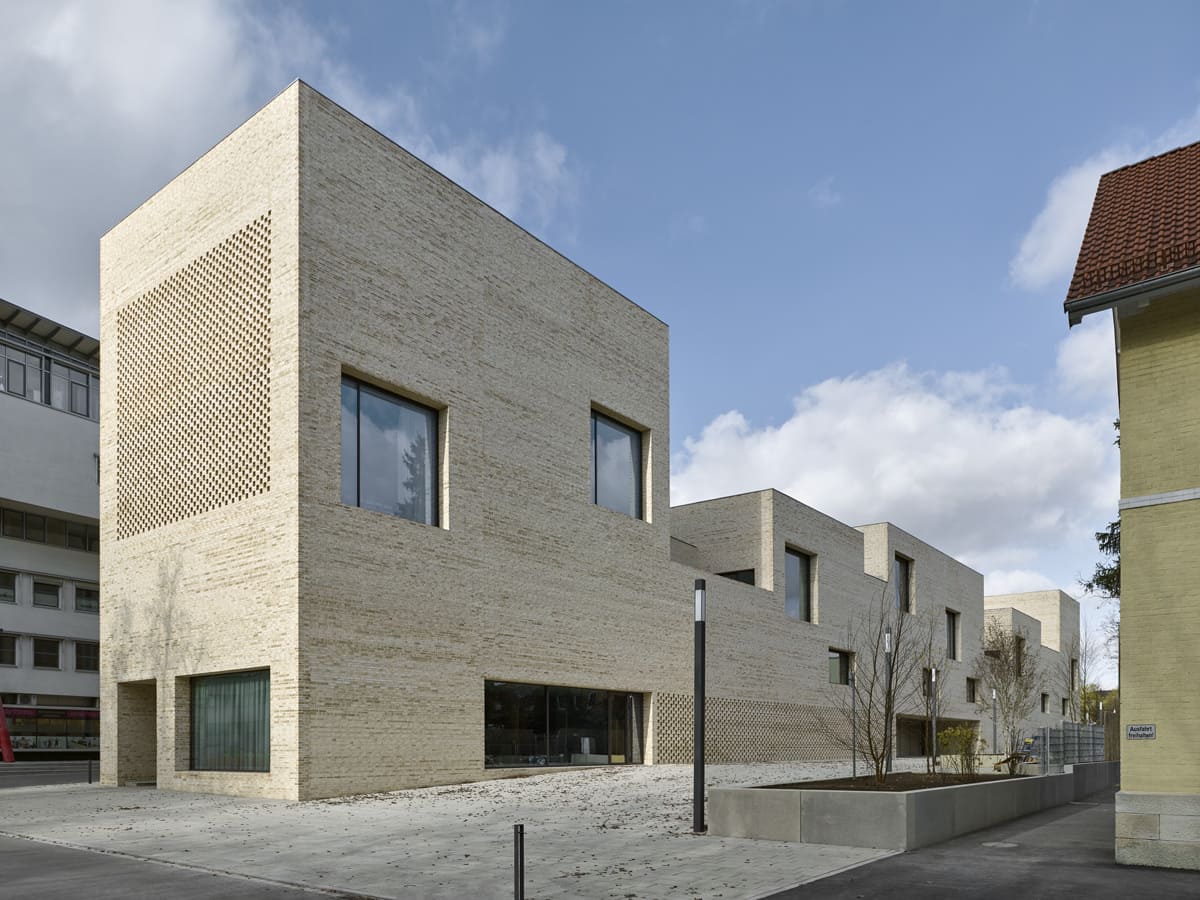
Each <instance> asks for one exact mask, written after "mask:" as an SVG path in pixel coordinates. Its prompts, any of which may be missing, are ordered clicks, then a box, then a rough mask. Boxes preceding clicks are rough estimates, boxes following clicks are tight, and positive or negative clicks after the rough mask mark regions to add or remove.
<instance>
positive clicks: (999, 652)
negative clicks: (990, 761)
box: [975, 619, 1041, 775]
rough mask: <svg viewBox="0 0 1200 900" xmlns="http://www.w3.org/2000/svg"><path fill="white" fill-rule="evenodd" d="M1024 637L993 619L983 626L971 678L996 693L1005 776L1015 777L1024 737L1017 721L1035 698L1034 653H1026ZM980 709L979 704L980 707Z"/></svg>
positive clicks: (1031, 707)
mask: <svg viewBox="0 0 1200 900" xmlns="http://www.w3.org/2000/svg"><path fill="white" fill-rule="evenodd" d="M1026 646H1027V645H1026V640H1025V634H1024V632H1022V631H1021V629H1019V628H1013V629H1012V630H1011V631H1010V630H1009V629H1008V628H1006V627H1005V626H1004V625H1003V624H1002V623H1001V622H999V621H998V620H996V619H988V620H987V622H986V623H985V624H984V627H983V650H982V652H981V653H980V654H979V656H978V657H977V658H976V660H975V677H976V678H978V679H980V681H981V682H983V683H985V684H987V685H989V686H990V687H992V688H994V689H995V691H996V710H997V717H998V719H999V725H1000V731H1001V732H1002V733H1003V735H1004V745H1005V753H1006V755H1007V756H1008V757H1009V764H1008V767H1009V774H1013V775H1015V774H1016V771H1017V763H1016V760H1015V759H1013V757H1014V756H1015V754H1016V752H1017V750H1018V748H1019V747H1020V745H1021V739H1022V738H1023V737H1024V734H1023V733H1022V731H1021V722H1022V720H1024V719H1025V718H1026V717H1028V716H1029V715H1030V713H1032V712H1033V710H1034V706H1035V704H1036V703H1037V701H1038V699H1039V693H1040V691H1039V688H1040V686H1041V672H1039V671H1038V670H1039V665H1038V657H1037V655H1036V653H1029V652H1027V650H1026ZM981 706H982V704H981Z"/></svg>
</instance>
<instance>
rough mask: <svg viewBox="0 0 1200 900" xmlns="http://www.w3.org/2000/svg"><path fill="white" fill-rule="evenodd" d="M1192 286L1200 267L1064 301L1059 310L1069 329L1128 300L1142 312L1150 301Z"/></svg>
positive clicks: (1198, 277) (1199, 280) (1198, 282)
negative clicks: (1064, 311)
mask: <svg viewBox="0 0 1200 900" xmlns="http://www.w3.org/2000/svg"><path fill="white" fill-rule="evenodd" d="M1193 285H1200V266H1192V267H1191V268H1190V269H1183V270H1181V271H1179V272H1171V273H1170V274H1167V275H1159V276H1158V277H1157V278H1149V279H1147V280H1146V281H1139V282H1137V283H1136V284H1129V285H1126V286H1125V287H1119V288H1116V289H1114V290H1111V291H1105V292H1104V293H1103V294H1093V295H1092V296H1090V297H1084V298H1082V299H1080V300H1068V301H1067V302H1066V303H1064V304H1063V309H1064V310H1066V313H1067V321H1068V322H1069V323H1070V324H1071V325H1078V324H1079V323H1080V322H1082V321H1083V317H1084V316H1086V315H1090V314H1091V313H1094V312H1102V311H1103V310H1106V309H1112V308H1113V307H1114V306H1118V305H1121V304H1124V303H1126V301H1129V300H1136V301H1137V306H1138V308H1142V307H1145V306H1146V305H1148V304H1149V303H1150V301H1151V300H1157V299H1159V298H1160V297H1165V296H1167V295H1168V294H1174V293H1175V292H1177V291H1181V290H1183V289H1184V288H1188V287H1191V286H1193Z"/></svg>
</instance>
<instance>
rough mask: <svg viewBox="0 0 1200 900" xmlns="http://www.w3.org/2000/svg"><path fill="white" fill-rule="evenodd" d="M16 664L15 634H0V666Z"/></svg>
mask: <svg viewBox="0 0 1200 900" xmlns="http://www.w3.org/2000/svg"><path fill="white" fill-rule="evenodd" d="M16 664H17V636H16V635H15V634H0V666H15V665H16Z"/></svg>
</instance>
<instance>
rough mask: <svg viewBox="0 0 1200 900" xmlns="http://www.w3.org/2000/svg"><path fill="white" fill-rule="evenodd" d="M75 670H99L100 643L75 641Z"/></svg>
mask: <svg viewBox="0 0 1200 900" xmlns="http://www.w3.org/2000/svg"><path fill="white" fill-rule="evenodd" d="M75 670H76V671H78V672H99V671H100V645H99V644H97V643H96V642H95V641H76V642H75Z"/></svg>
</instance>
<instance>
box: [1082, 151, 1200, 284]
mask: <svg viewBox="0 0 1200 900" xmlns="http://www.w3.org/2000/svg"><path fill="white" fill-rule="evenodd" d="M1197 265H1200V143H1195V144H1189V145H1188V146H1186V147H1180V148H1178V149H1177V150H1172V151H1170V152H1169V153H1164V154H1162V155H1161V156H1153V157H1151V158H1150V159H1145V160H1142V161H1141V162H1138V163H1134V164H1133V165H1131V166H1125V167H1124V168H1122V169H1117V170H1116V171H1114V172H1109V173H1108V174H1107V175H1103V176H1101V178H1100V185H1099V187H1097V188H1096V199H1095V201H1094V202H1093V204H1092V216H1091V218H1090V219H1088V226H1087V231H1086V232H1085V233H1084V235H1083V246H1081V247H1080V248H1079V259H1078V261H1077V262H1076V263H1075V275H1074V276H1073V277H1072V278H1071V287H1070V288H1069V289H1068V290H1067V302H1068V303H1069V302H1071V301H1072V300H1081V299H1083V298H1085V297H1092V296H1094V295H1096V294H1103V293H1106V292H1108V291H1112V290H1115V289H1117V288H1122V287H1127V286H1129V285H1133V284H1137V283H1138V282H1141V281H1147V280H1149V279H1151V278H1155V277H1157V276H1159V275H1168V274H1170V273H1172V272H1178V271H1181V270H1183V269H1190V268H1192V267H1193V266H1197Z"/></svg>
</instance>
